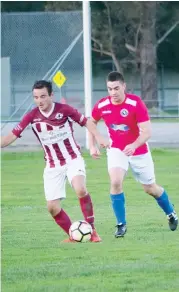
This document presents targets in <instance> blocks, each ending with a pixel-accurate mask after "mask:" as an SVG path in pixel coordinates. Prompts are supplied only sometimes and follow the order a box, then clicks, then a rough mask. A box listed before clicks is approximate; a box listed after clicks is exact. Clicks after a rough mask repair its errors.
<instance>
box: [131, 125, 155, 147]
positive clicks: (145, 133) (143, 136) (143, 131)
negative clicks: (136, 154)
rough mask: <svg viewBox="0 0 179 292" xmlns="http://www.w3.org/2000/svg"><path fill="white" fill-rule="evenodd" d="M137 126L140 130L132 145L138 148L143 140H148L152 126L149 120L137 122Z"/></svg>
mask: <svg viewBox="0 0 179 292" xmlns="http://www.w3.org/2000/svg"><path fill="white" fill-rule="evenodd" d="M138 127H139V130H140V135H139V137H138V138H137V139H136V140H135V141H134V143H133V145H134V147H135V149H137V148H139V147H140V146H142V145H143V144H144V143H145V142H147V141H148V140H149V138H150V137H151V134H152V127H151V122H150V121H146V122H143V123H138Z"/></svg>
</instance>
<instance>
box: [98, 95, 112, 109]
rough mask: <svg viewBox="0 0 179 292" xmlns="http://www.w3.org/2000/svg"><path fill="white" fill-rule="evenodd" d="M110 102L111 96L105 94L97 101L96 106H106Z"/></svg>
mask: <svg viewBox="0 0 179 292" xmlns="http://www.w3.org/2000/svg"><path fill="white" fill-rule="evenodd" d="M109 104H110V96H105V97H102V98H101V99H100V100H98V101H97V103H96V104H95V106H96V107H97V108H98V109H100V108H102V107H104V106H107V105H109Z"/></svg>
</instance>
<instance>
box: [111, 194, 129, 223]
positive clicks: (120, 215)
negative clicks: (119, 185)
mask: <svg viewBox="0 0 179 292" xmlns="http://www.w3.org/2000/svg"><path fill="white" fill-rule="evenodd" d="M110 197H111V201H112V207H113V211H114V214H115V216H116V219H117V224H120V223H122V224H126V216H125V213H126V212H125V197H124V193H121V194H117V195H110Z"/></svg>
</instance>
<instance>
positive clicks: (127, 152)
mask: <svg viewBox="0 0 179 292" xmlns="http://www.w3.org/2000/svg"><path fill="white" fill-rule="evenodd" d="M135 150H136V148H135V146H134V144H129V145H126V147H125V148H124V150H123V152H124V154H125V155H127V156H131V155H133V154H134V152H135Z"/></svg>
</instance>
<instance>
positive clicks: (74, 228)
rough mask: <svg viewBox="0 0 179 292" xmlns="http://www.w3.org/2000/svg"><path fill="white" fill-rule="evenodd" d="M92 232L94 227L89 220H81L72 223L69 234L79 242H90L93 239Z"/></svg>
mask: <svg viewBox="0 0 179 292" xmlns="http://www.w3.org/2000/svg"><path fill="white" fill-rule="evenodd" d="M92 232H93V229H92V227H91V225H90V224H89V223H88V222H86V221H83V220H79V221H76V222H73V223H72V225H71V226H70V230H69V235H70V237H71V238H72V239H73V240H75V241H77V242H88V241H89V240H90V239H91V234H92Z"/></svg>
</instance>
